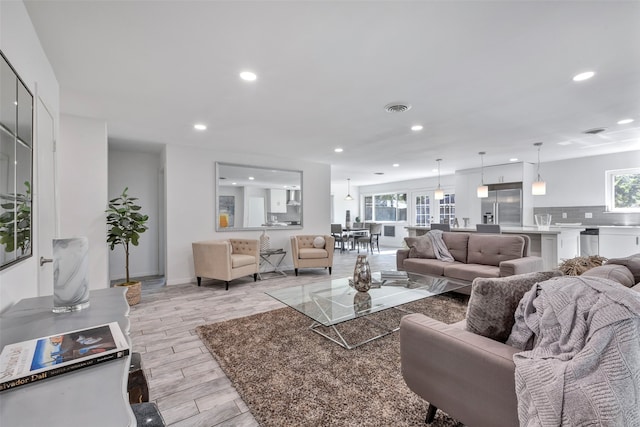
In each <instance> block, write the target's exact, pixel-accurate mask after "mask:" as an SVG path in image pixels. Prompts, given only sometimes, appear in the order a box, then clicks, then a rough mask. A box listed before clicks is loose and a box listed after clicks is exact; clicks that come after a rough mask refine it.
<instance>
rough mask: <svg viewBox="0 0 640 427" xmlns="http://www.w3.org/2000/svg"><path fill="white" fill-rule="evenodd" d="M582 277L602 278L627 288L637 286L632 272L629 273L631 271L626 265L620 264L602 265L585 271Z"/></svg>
mask: <svg viewBox="0 0 640 427" xmlns="http://www.w3.org/2000/svg"><path fill="white" fill-rule="evenodd" d="M582 275H583V276H586V277H602V278H604V279H610V280H613V281H614V282H618V283H621V284H623V285H624V286H626V287H627V288H630V287H632V286H633V285H635V284H636V282H635V281H634V279H633V274H631V271H629V269H628V268H627V267H625V266H624V265H619V264H606V265H601V266H600V267H596V268H592V269H591V270H587V271H585V272H584V273H583V274H582Z"/></svg>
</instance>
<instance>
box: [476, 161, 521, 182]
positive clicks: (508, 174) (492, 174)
mask: <svg viewBox="0 0 640 427" xmlns="http://www.w3.org/2000/svg"><path fill="white" fill-rule="evenodd" d="M522 179H523V166H522V163H510V164H507V165H497V166H488V167H485V168H484V183H485V184H502V183H505V182H522Z"/></svg>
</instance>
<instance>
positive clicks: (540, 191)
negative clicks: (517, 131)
mask: <svg viewBox="0 0 640 427" xmlns="http://www.w3.org/2000/svg"><path fill="white" fill-rule="evenodd" d="M533 145H534V146H536V147H538V178H537V179H536V181H535V182H534V183H533V184H531V194H533V195H534V196H544V195H545V194H547V184H546V183H545V182H544V181H543V180H542V178H541V177H540V147H541V146H542V142H536V143H535V144H533Z"/></svg>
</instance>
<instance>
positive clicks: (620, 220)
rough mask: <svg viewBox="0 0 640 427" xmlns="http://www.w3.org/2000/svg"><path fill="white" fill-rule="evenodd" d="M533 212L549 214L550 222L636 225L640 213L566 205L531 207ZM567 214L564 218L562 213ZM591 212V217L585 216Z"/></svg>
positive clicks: (638, 221) (639, 220)
mask: <svg viewBox="0 0 640 427" xmlns="http://www.w3.org/2000/svg"><path fill="white" fill-rule="evenodd" d="M533 213H534V215H535V214H545V213H548V214H551V224H555V223H556V222H559V223H560V222H563V223H566V222H569V223H576V222H581V223H582V225H637V226H640V213H637V212H635V213H619V212H605V206H567V207H548V208H544V207H542V208H533ZM563 213H565V214H567V217H566V218H563V217H562V214H563ZM588 214H591V218H586V217H585V215H587V216H588Z"/></svg>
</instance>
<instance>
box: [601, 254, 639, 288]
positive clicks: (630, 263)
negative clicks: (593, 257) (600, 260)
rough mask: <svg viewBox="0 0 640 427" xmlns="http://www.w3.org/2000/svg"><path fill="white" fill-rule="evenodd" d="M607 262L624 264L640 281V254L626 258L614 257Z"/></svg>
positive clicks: (637, 281)
mask: <svg viewBox="0 0 640 427" xmlns="http://www.w3.org/2000/svg"><path fill="white" fill-rule="evenodd" d="M607 264H618V265H624V266H625V267H627V268H628V269H629V271H631V274H633V280H635V282H636V283H640V254H635V255H631V256H628V257H626V258H613V259H610V260H609V261H607Z"/></svg>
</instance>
